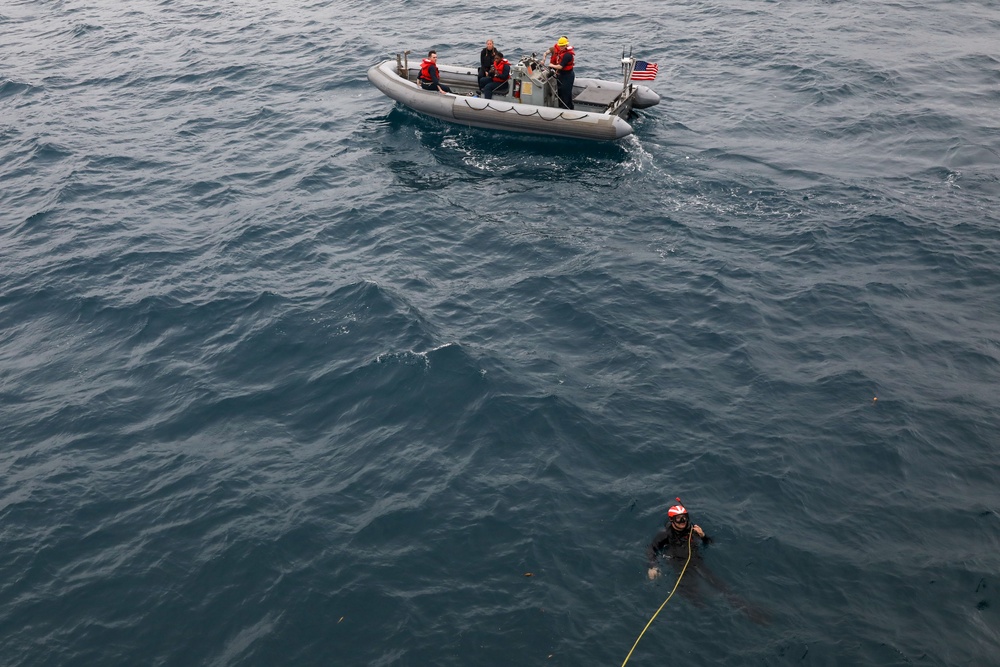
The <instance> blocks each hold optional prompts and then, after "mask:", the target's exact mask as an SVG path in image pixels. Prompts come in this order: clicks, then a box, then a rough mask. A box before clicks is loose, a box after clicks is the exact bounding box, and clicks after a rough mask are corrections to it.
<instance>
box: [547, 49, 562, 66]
mask: <svg viewBox="0 0 1000 667" xmlns="http://www.w3.org/2000/svg"><path fill="white" fill-rule="evenodd" d="M562 54H563V49H562V47H561V46H559V45H558V44H554V45H553V46H552V57H551V58H549V64H550V65H558V64H559V59H560V58H562Z"/></svg>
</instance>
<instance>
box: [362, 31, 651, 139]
mask: <svg viewBox="0 0 1000 667" xmlns="http://www.w3.org/2000/svg"><path fill="white" fill-rule="evenodd" d="M408 54H409V51H407V52H405V53H402V54H398V55H397V56H396V60H395V61H393V60H385V61H382V62H381V63H379V64H378V65H374V66H373V67H371V68H370V69H369V70H368V80H369V81H371V82H372V84H373V85H374V86H375V87H376V88H378V89H379V90H381V91H382V92H383V93H385V94H386V95H388V96H389V97H391V98H392V99H394V100H396V101H397V102H399V103H400V104H405V105H406V106H408V107H410V108H411V109H413V110H415V111H419V112H420V113H424V114H427V115H428V116H433V117H434V118H438V119H440V120H443V121H447V122H449V123H459V124H462V125H470V126H472V127H482V128H487V129H492V130H508V131H511V132H527V133H530V134H548V135H552V136H557V137H573V138H578V139H594V140H598V141H613V140H615V139H621V138H622V137H626V136H628V135H630V134H632V126H631V125H629V124H628V122H627V120H626V119H627V118H628V116H629V113H630V112H631V111H632V109H633V108H635V109H644V108H646V107H651V106H653V105H654V104H658V103H659V101H660V96H659V95H657V94H656V93H655V92H653V91H652V90H651V89H650V88H648V87H647V86H641V85H636V84H634V83H632V82H631V81H630V76H631V73H632V67H633V66H634V64H635V60H634V59H633V58H623V59H622V65H623V72H624V78H623V81H622V82H620V83H614V82H611V81H601V80H599V79H584V78H577V79H576V81H575V82H574V85H573V106H574V107H575V109H574V110H569V109H565V108H560V103H559V97H558V95H557V94H556V86H555V76H554V73H553V72H552V71H551V70H549V69H548V68H546V67H545V66H544V65H543V64H542V63H541V62H539V61H538V60H537V59H536V57H535V56H534V54H532V55H531V56H524V57H522V58H521V59H520V61H518V63H517V64H515V65H511V77H510V84H509V85H508V86H507V87H506V94H504V95H500V94H497V93H496V92H494V94H493V98H492V99H489V100H487V99H483V98H481V97H473V95H474V94H475V93H478V92H479V82H478V75H477V71H476V68H474V67H473V68H468V67H456V66H453V65H441V64H439V65H438V73H439V76H440V79H441V83H443V84H445V85H447V86H448V87H450V88H451V90H452V92H451V93H449V94H445V95H442V94H441V93H440V92H439V91H431V90H424V89H423V88H421V87H420V84H419V83H418V82H417V76H418V75H419V74H420V67H419V66H416V67H414V66H410V64H409V63H408V59H407V55H408Z"/></svg>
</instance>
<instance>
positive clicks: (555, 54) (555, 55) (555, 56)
mask: <svg viewBox="0 0 1000 667" xmlns="http://www.w3.org/2000/svg"><path fill="white" fill-rule="evenodd" d="M564 39H565V40H566V41H565V42H563V40H564ZM560 43H564V44H569V38H568V37H566V35H563V36H562V37H560V38H559V41H557V42H556V43H555V44H553V45H552V46H550V47H549V48H547V49H545V53H543V54H542V60H543V61H544V60H545V58H546V57H548V55H549V54H550V53H551V54H552V57H551V58H549V65H558V64H559V56H561V55H562V47H561V46H559V44H560Z"/></svg>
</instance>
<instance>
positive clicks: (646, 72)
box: [632, 60, 660, 81]
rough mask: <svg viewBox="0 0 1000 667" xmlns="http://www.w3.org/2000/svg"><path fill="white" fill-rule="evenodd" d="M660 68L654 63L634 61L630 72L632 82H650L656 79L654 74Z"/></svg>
mask: <svg viewBox="0 0 1000 667" xmlns="http://www.w3.org/2000/svg"><path fill="white" fill-rule="evenodd" d="M659 69H660V68H659V67H657V66H656V63H647V62H646V61H645V60H636V61H635V69H633V70H632V80H633V81H652V80H653V79H655V78H656V72H657V71H658V70H659Z"/></svg>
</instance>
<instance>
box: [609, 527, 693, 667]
mask: <svg viewBox="0 0 1000 667" xmlns="http://www.w3.org/2000/svg"><path fill="white" fill-rule="evenodd" d="M693 532H694V529H692V530H691V531H690V532H688V558H687V562H685V563H684V568H683V569H682V570H681V573H680V575H679V576H678V577H677V583H675V584H674V589H673V590H672V591H670V595H668V596H667V599H666V600H664V601H663V604H661V605H660V608H659V609H657V610H656V613H655V614H653V617H652V618H651V619H649V623H647V624H646V627H644V628H643V629H642V632H640V633H639V636H638V637H637V638H636V640H635V643H634V644H632V650H631V651H629V652H628V655H627V656H625V661H624V662H622V667H625V663H626V662H628V659H629V658H631V657H632V651H635V647H636V646H638V645H639V640H640V639H642V636H643V635H644V634H646V630H649V626H651V625H652V624H653V621H655V620H656V617H657V616H658V615H659V614H660V612H661V611H663V608H664V607H666V606H667V603H668V602H670V598H672V597H674V593H676V592H677V587H678V586H680V585H681V578H683V577H684V573H685V572H686V571H687V569H688V563H690V562H691V533H693Z"/></svg>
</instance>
